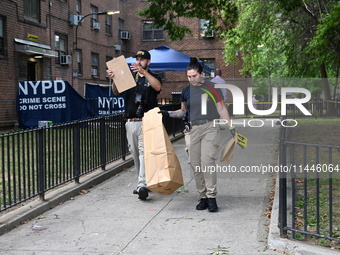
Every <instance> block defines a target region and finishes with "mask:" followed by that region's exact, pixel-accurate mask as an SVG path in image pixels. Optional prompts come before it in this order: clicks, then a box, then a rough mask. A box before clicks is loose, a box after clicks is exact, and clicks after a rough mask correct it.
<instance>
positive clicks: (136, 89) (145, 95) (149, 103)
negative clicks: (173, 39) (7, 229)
mask: <svg viewBox="0 0 340 255" xmlns="http://www.w3.org/2000/svg"><path fill="white" fill-rule="evenodd" d="M135 58H136V63H134V64H132V65H131V70H132V73H133V75H131V72H128V71H126V66H125V68H124V65H127V64H126V63H122V61H121V60H120V61H113V62H111V61H108V63H107V65H108V68H109V69H108V70H107V74H108V75H109V77H110V78H111V79H113V93H114V94H115V95H119V94H120V93H121V92H122V91H125V90H126V89H127V90H126V91H125V93H126V97H125V118H126V123H125V128H126V136H127V140H128V144H129V149H130V151H131V154H132V156H133V160H134V163H135V167H136V170H137V174H138V182H137V188H136V189H135V190H134V191H133V194H138V198H139V199H141V200H145V199H146V198H147V197H148V196H149V193H148V189H147V188H146V182H145V168H144V146H143V135H142V118H143V116H144V113H146V112H148V111H149V110H150V109H153V108H154V107H156V106H157V95H158V93H159V92H160V91H161V89H162V82H161V78H160V77H159V76H158V75H157V74H155V73H153V72H152V71H151V70H149V65H150V63H151V60H150V59H151V55H150V53H149V52H148V51H146V50H139V51H138V52H137V54H136V55H135ZM115 64H117V65H118V64H119V65H120V66H114V65H115ZM112 65H113V66H112ZM110 66H111V68H113V69H115V70H116V72H118V73H115V71H113V70H112V69H110ZM122 70H125V71H122ZM131 76H132V77H131ZM131 78H132V80H133V82H134V83H135V84H132V85H133V86H132V85H131V84H124V80H125V81H127V80H131ZM116 82H117V84H116ZM127 85H128V86H127ZM117 86H118V87H120V88H118V87H117Z"/></svg>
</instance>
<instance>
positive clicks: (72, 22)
mask: <svg viewBox="0 0 340 255" xmlns="http://www.w3.org/2000/svg"><path fill="white" fill-rule="evenodd" d="M82 18H83V16H81V15H73V14H70V19H69V21H70V25H74V26H78V25H79V20H81V19H82Z"/></svg>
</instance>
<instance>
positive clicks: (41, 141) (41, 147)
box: [37, 127, 46, 200]
mask: <svg viewBox="0 0 340 255" xmlns="http://www.w3.org/2000/svg"><path fill="white" fill-rule="evenodd" d="M45 133H46V129H45V128H43V127H42V128H40V129H39V130H38V137H37V139H38V141H37V146H38V148H37V152H38V171H37V175H38V176H37V179H38V192H39V197H40V199H41V200H45V158H46V155H45V151H46V150H45V145H46V142H45Z"/></svg>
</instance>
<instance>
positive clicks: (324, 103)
mask: <svg viewBox="0 0 340 255" xmlns="http://www.w3.org/2000/svg"><path fill="white" fill-rule="evenodd" d="M232 105H233V104H229V108H228V109H230V111H231V112H232ZM254 105H255V107H256V109H257V110H262V111H263V110H268V109H270V108H271V106H272V102H257V103H255V104H254ZM302 105H303V106H304V107H305V108H306V109H307V110H308V111H309V112H310V113H311V114H312V116H313V117H323V116H335V117H340V101H339V100H334V101H331V100H310V101H309V102H307V103H304V104H302ZM277 108H278V109H280V108H281V103H280V102H279V103H278V106H277ZM245 109H246V111H245V116H246V117H248V116H252V115H253V114H252V113H251V112H250V111H249V109H248V107H247V103H245ZM280 116H281V112H280V111H279V110H276V111H274V113H272V114H271V115H270V116H267V117H280ZM286 116H287V117H289V118H298V117H303V116H304V114H303V112H302V111H301V110H300V109H299V108H297V107H296V106H295V105H287V109H286Z"/></svg>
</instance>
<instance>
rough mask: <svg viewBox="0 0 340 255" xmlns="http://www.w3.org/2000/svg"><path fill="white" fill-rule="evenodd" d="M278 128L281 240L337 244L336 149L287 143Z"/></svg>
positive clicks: (339, 166) (339, 151) (339, 181)
mask: <svg viewBox="0 0 340 255" xmlns="http://www.w3.org/2000/svg"><path fill="white" fill-rule="evenodd" d="M286 132H287V128H285V127H281V129H280V152H279V154H280V155H279V164H280V166H281V169H286V171H281V172H280V175H279V178H280V179H279V228H280V235H281V237H288V235H289V234H290V235H291V236H292V237H293V238H296V239H306V238H308V237H317V238H324V239H328V240H331V241H336V242H339V241H340V238H339V237H340V228H339V226H340V214H339V211H340V203H339V201H338V197H339V194H340V188H339V187H340V146H330V145H319V144H307V143H298V142H292V141H287V134H286Z"/></svg>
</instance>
